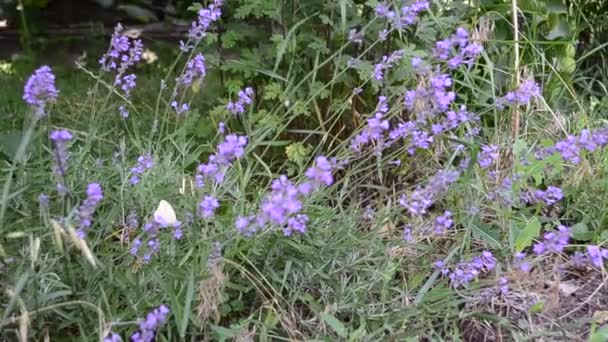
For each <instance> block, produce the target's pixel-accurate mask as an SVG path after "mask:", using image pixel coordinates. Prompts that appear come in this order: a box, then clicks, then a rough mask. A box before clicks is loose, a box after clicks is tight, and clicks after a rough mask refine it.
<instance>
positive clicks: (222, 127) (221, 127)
mask: <svg viewBox="0 0 608 342" xmlns="http://www.w3.org/2000/svg"><path fill="white" fill-rule="evenodd" d="M217 134H219V135H224V134H226V124H225V123H223V122H220V123H219V124H217Z"/></svg>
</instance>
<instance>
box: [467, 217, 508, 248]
mask: <svg viewBox="0 0 608 342" xmlns="http://www.w3.org/2000/svg"><path fill="white" fill-rule="evenodd" d="M470 227H471V232H472V233H473V236H474V237H475V238H477V239H480V240H482V241H483V242H485V243H487V244H488V245H489V246H491V247H492V248H496V249H500V248H502V247H503V246H502V244H501V242H500V234H499V233H498V232H497V231H496V230H495V229H492V227H490V226H489V225H486V224H483V223H477V224H475V223H473V224H471V226H470Z"/></svg>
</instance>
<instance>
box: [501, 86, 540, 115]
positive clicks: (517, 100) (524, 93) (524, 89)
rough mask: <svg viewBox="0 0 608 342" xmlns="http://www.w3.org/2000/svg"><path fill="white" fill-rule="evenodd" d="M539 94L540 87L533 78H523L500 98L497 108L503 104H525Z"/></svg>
mask: <svg viewBox="0 0 608 342" xmlns="http://www.w3.org/2000/svg"><path fill="white" fill-rule="evenodd" d="M540 96H541V91H540V87H539V86H538V84H537V83H536V82H535V81H534V80H525V81H523V82H522V83H521V84H520V85H519V88H517V89H516V90H515V91H510V92H508V93H507V95H505V96H504V97H502V98H500V99H499V100H498V102H497V106H498V108H499V109H501V108H503V107H504V105H505V104H513V105H518V106H525V105H528V104H529V103H530V101H532V99H533V98H537V97H540Z"/></svg>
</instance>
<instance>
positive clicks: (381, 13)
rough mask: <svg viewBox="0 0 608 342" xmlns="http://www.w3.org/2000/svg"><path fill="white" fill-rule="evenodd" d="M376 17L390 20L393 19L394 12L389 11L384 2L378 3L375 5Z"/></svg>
mask: <svg viewBox="0 0 608 342" xmlns="http://www.w3.org/2000/svg"><path fill="white" fill-rule="evenodd" d="M375 12H376V16H377V17H379V18H387V19H392V18H394V17H395V12H394V11H391V9H390V7H389V5H388V4H387V3H386V2H379V3H378V5H376V10H375Z"/></svg>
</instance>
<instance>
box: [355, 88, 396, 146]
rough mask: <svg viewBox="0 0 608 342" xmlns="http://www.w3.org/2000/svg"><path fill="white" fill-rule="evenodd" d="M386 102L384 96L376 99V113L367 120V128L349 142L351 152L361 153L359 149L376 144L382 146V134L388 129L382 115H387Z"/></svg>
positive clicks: (386, 121)
mask: <svg viewBox="0 0 608 342" xmlns="http://www.w3.org/2000/svg"><path fill="white" fill-rule="evenodd" d="M388 111H389V107H388V100H387V97H386V96H379V97H378V104H377V105H376V113H375V114H374V116H373V117H371V118H369V119H368V120H367V126H365V128H364V129H363V131H362V132H361V133H359V134H358V135H356V136H355V137H354V138H353V139H352V140H351V142H350V148H351V149H352V150H353V151H357V152H359V151H361V147H363V146H365V145H367V144H370V143H372V142H377V143H378V144H379V145H382V142H381V141H382V138H383V134H384V132H385V131H386V130H388V129H389V123H388V120H385V119H384V115H385V114H386V113H388Z"/></svg>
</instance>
